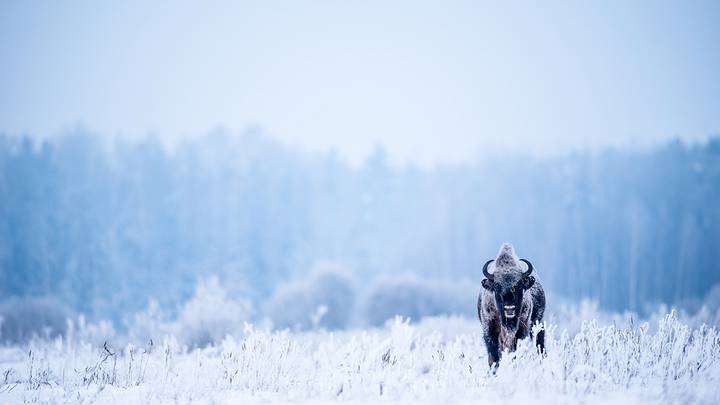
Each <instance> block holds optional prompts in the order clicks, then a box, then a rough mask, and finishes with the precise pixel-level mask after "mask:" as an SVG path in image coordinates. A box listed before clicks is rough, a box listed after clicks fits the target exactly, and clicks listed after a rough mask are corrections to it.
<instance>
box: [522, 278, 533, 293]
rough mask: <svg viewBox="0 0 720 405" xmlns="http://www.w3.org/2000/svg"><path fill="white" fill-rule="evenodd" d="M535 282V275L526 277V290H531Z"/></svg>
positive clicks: (524, 285)
mask: <svg viewBox="0 0 720 405" xmlns="http://www.w3.org/2000/svg"><path fill="white" fill-rule="evenodd" d="M534 284H535V277H533V276H529V277H525V280H524V284H523V287H524V288H525V289H526V290H529V289H530V287H532V286H533V285H534Z"/></svg>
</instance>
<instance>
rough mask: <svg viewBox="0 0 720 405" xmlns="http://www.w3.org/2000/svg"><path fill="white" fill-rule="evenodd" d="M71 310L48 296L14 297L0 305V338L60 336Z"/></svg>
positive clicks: (2, 339)
mask: <svg viewBox="0 0 720 405" xmlns="http://www.w3.org/2000/svg"><path fill="white" fill-rule="evenodd" d="M71 317H72V313H71V311H70V310H69V309H68V308H67V307H66V306H65V305H63V304H62V303H60V302H58V301H57V300H55V299H52V298H14V299H10V300H8V301H5V302H3V303H2V304H0V341H3V342H10V343H20V342H26V341H28V340H30V339H32V338H34V337H42V338H52V337H55V336H64V335H65V332H66V330H67V320H68V319H69V318H71Z"/></svg>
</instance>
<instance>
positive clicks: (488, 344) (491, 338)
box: [484, 324, 500, 367]
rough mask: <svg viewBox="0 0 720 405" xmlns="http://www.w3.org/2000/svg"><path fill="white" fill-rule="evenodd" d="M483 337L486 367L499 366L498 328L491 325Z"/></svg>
mask: <svg viewBox="0 0 720 405" xmlns="http://www.w3.org/2000/svg"><path fill="white" fill-rule="evenodd" d="M484 335H485V336H484V339H485V348H486V349H487V353H488V366H490V367H492V366H493V364H495V365H498V364H500V346H499V343H498V340H499V337H500V330H499V328H498V327H497V326H496V325H494V324H491V325H490V327H489V328H487V330H486V331H485V334H484Z"/></svg>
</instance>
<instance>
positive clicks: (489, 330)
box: [478, 243, 545, 366]
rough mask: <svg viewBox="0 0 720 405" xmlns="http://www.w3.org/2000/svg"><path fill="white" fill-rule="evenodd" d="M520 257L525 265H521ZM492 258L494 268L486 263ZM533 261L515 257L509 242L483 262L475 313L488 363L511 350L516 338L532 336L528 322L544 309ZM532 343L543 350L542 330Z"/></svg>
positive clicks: (538, 319) (535, 320) (538, 318)
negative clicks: (480, 326) (496, 254)
mask: <svg viewBox="0 0 720 405" xmlns="http://www.w3.org/2000/svg"><path fill="white" fill-rule="evenodd" d="M520 261H522V262H524V263H525V264H526V266H527V269H523V268H522V267H521V265H520ZM493 262H495V266H494V267H495V270H494V271H493V272H492V273H490V272H489V270H488V267H489V266H490V264H491V263H493ZM532 272H533V265H532V264H531V263H530V262H529V261H527V260H525V259H520V260H517V257H516V256H515V251H514V249H513V247H512V245H510V244H507V243H506V244H504V245H503V246H502V247H501V248H500V252H499V253H498V257H497V258H496V259H495V260H489V261H488V262H487V263H485V266H483V274H484V275H485V279H483V280H482V287H483V289H482V290H481V291H480V296H479V297H478V317H479V318H480V322H481V324H482V328H483V338H484V340H485V346H486V348H487V351H488V364H489V365H490V366H492V365H493V364H498V362H499V361H500V354H501V353H502V351H503V350H509V351H514V350H515V348H516V346H517V341H518V339H524V338H526V337H528V336H531V337H532V326H533V325H534V324H535V323H541V322H542V318H543V314H544V312H545V292H544V291H543V288H542V285H541V284H540V282H539V281H537V280H536V279H535V277H533V276H532V275H531V274H532ZM535 345H536V347H537V348H538V350H539V351H540V353H544V351H545V331H543V330H541V331H539V332H538V333H537V336H536V337H535Z"/></svg>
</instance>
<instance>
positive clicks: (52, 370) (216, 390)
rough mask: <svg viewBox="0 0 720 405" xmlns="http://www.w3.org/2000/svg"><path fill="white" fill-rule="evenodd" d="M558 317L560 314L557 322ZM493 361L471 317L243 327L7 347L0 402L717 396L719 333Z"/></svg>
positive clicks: (580, 340) (666, 322)
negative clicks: (192, 337) (209, 341)
mask: <svg viewBox="0 0 720 405" xmlns="http://www.w3.org/2000/svg"><path fill="white" fill-rule="evenodd" d="M551 322H552V320H551ZM547 350H548V354H547V357H545V358H543V357H540V356H539V355H538V354H537V353H536V352H535V350H533V348H532V347H531V345H530V343H529V341H524V342H522V343H521V344H520V346H519V348H518V350H517V352H515V353H514V354H505V356H504V358H503V360H502V363H501V366H500V368H499V369H498V370H497V373H496V374H492V373H489V372H488V367H487V361H486V356H485V348H484V346H483V343H482V339H481V336H480V335H479V327H478V324H477V322H476V321H473V320H468V319H462V318H428V319H425V320H423V321H422V322H420V323H418V324H410V323H408V322H406V321H402V320H401V319H395V320H394V321H391V322H389V323H388V324H387V326H386V327H384V328H379V329H365V330H363V329H358V330H349V331H343V332H336V333H331V332H325V331H315V332H305V333H292V332H287V331H286V332H270V331H267V330H259V329H254V328H253V327H251V326H249V325H248V326H246V327H245V330H244V332H243V334H242V335H240V336H235V337H230V336H228V337H226V338H225V339H224V340H222V341H221V342H220V343H218V344H216V345H212V346H209V347H206V348H202V349H195V350H189V349H188V348H187V347H183V346H182V345H180V344H179V343H178V342H177V340H175V339H174V338H172V337H166V338H164V339H160V340H156V341H152V342H148V343H147V344H145V345H140V346H134V345H130V344H127V345H124V346H123V347H116V346H115V345H113V343H112V342H108V343H107V345H104V344H102V343H94V344H91V343H82V342H81V339H78V338H77V337H76V338H72V339H65V340H63V339H56V340H52V341H47V340H46V341H39V340H36V341H34V342H32V343H30V344H28V345H26V346H22V347H20V346H6V347H2V348H0V371H1V372H2V376H0V403H2V404H14V403H86V404H87V403H110V404H133V403H151V404H157V403H173V404H175V403H203V404H205V403H208V404H210V403H237V404H248V403H250V404H255V403H313V404H316V403H376V402H386V403H413V404H423V403H440V404H447V403H474V404H475V403H483V404H491V403H520V402H524V403H529V402H527V401H533V403H553V404H554V403H573V404H574V403H627V404H638V403H664V404H667V403H682V404H692V403H705V404H717V403H720V334H719V333H718V331H717V330H716V329H715V328H712V327H706V326H699V327H694V328H693V327H689V326H687V325H686V324H685V323H684V322H683V321H681V320H678V319H677V317H676V316H675V315H674V314H670V315H666V316H664V317H660V318H659V319H656V320H654V321H651V322H650V323H637V322H632V323H627V324H624V325H622V326H619V325H614V322H612V321H608V320H605V321H585V322H582V325H581V326H579V328H577V330H576V331H572V332H567V331H566V330H565V329H563V330H561V329H560V328H559V327H557V326H555V325H552V324H550V325H548V326H547Z"/></svg>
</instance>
